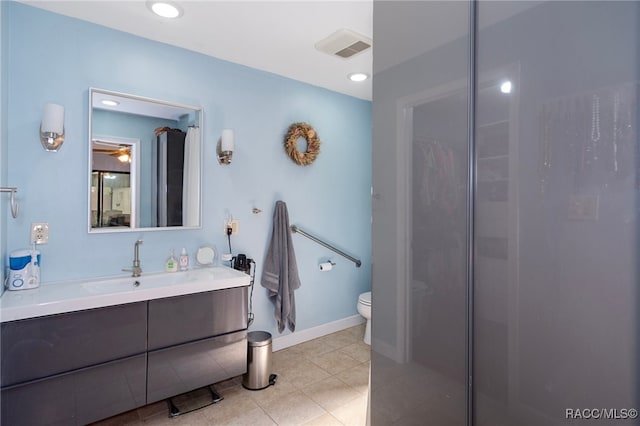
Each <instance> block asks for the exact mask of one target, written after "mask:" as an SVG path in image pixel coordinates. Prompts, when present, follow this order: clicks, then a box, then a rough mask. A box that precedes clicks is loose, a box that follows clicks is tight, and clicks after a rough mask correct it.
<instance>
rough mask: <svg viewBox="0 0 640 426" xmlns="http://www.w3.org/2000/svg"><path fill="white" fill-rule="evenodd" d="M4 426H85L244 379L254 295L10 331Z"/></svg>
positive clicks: (216, 295)
mask: <svg viewBox="0 0 640 426" xmlns="http://www.w3.org/2000/svg"><path fill="white" fill-rule="evenodd" d="M0 338H1V339H2V346H1V348H0V354H1V356H2V358H1V369H0V370H1V382H0V385H1V388H2V395H1V398H0V400H1V402H0V403H1V420H0V423H1V424H3V425H20V426H22V425H38V426H41V425H84V424H87V423H91V422H94V421H97V420H101V419H104V418H107V417H110V416H113V415H115V414H119V413H122V412H125V411H128V410H132V409H134V408H137V407H141V406H143V405H145V404H149V403H152V402H155V401H159V400H161V399H165V398H168V397H171V396H174V395H177V394H180V393H184V392H188V391H191V390H193V389H197V388H199V387H202V386H206V385H209V384H212V383H216V382H219V381H222V380H226V379H229V378H232V377H235V376H238V375H240V374H243V373H245V372H246V364H247V362H246V357H247V287H235V288H227V289H222V290H213V291H208V292H202V293H195V294H190V295H186V296H175V297H169V298H163V299H154V300H149V301H141V302H136V303H129V304H125V305H117V306H109V307H103V308H96V309H90V310H86V311H76V312H70V313H64V314H57V315H50V316H44V317H38V318H31V319H24V320H17V321H11V322H5V323H2V325H1V328H0Z"/></svg>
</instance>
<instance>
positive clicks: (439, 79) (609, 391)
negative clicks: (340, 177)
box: [370, 0, 640, 426]
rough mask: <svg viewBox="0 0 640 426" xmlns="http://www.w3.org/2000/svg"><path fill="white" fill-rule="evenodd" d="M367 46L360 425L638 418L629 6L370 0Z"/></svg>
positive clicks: (639, 17) (638, 82) (635, 20)
mask: <svg viewBox="0 0 640 426" xmlns="http://www.w3.org/2000/svg"><path fill="white" fill-rule="evenodd" d="M470 10H471V11H475V14H473V15H474V16H473V17H472V16H470V15H472V14H471V13H470ZM470 18H472V19H470ZM374 40H375V44H376V53H375V55H374V79H373V93H374V101H373V123H374V132H373V135H374V137H373V191H372V196H373V203H372V207H373V226H372V239H373V258H372V260H373V268H372V272H373V273H372V275H373V281H372V291H373V295H372V302H373V303H372V348H371V349H372V352H371V361H372V362H371V384H372V386H371V406H370V408H371V420H372V424H373V425H374V426H378V425H390V424H398V425H427V426H429V425H434V426H447V425H459V426H462V425H475V426H494V425H504V426H520V425H522V426H546V425H553V426H556V425H576V424H585V425H586V424H593V425H606V426H610V425H624V426H628V425H640V420H639V419H638V417H637V416H638V411H637V410H639V409H640V369H639V367H638V366H639V364H640V344H639V342H640V309H639V307H640V290H639V286H640V283H639V277H638V271H639V270H640V268H639V267H638V266H637V265H638V264H639V259H640V256H639V255H640V253H639V250H638V248H639V246H640V244H639V243H640V233H639V229H638V226H637V224H638V212H639V207H640V203H639V197H638V194H639V191H640V176H638V171H639V167H638V166H639V165H640V151H639V150H638V142H639V141H638V125H639V124H640V113H639V110H638V99H639V98H640V49H639V48H638V44H639V40H640V2H639V1H620V2H618V1H584V2H581V1H531V2H526V1H484V0H477V1H474V2H464V1H443V2H438V1H407V2H404V1H378V0H375V1H374ZM470 46H473V48H472V49H470ZM470 130H471V131H470ZM469 156H471V158H469ZM468 160H470V161H468ZM467 373H468V374H467Z"/></svg>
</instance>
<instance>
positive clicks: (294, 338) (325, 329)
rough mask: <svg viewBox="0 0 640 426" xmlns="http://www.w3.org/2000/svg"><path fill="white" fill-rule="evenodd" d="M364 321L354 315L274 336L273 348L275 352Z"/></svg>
mask: <svg viewBox="0 0 640 426" xmlns="http://www.w3.org/2000/svg"><path fill="white" fill-rule="evenodd" d="M364 321H365V319H364V318H363V317H361V316H360V315H353V316H350V317H347V318H343V319H339V320H337V321H333V322H328V323H326V324H322V325H319V326H317V327H312V328H307V329H304V330H301V331H296V332H294V333H291V334H287V335H284V336H280V337H274V338H273V340H272V343H271V344H272V350H273V351H274V352H275V351H279V350H281V349H286V348H288V347H289V346H293V345H298V344H300V343H304V342H307V341H309V340H313V339H317V338H318V337H322V336H326V335H327V334H331V333H335V332H336V331H341V330H345V329H347V328H351V327H355V326H356V325H359V324H362V323H363V322H364Z"/></svg>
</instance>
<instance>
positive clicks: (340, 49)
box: [316, 29, 373, 59]
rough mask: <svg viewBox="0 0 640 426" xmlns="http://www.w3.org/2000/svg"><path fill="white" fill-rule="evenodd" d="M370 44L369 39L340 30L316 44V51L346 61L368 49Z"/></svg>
mask: <svg viewBox="0 0 640 426" xmlns="http://www.w3.org/2000/svg"><path fill="white" fill-rule="evenodd" d="M372 43H373V42H372V41H371V39H370V38H369V37H366V36H363V35H362V34H358V33H356V32H354V31H351V30H347V29H341V30H338V31H336V32H335V33H333V34H331V35H330V36H329V37H327V38H325V39H324V40H320V41H319V42H317V43H316V49H318V50H319V51H321V52H324V53H328V54H329V55H332V56H338V57H340V58H343V59H347V58H350V57H352V56H354V55H357V54H358V53H361V52H364V51H365V50H367V49H369V48H370V47H371V44H372Z"/></svg>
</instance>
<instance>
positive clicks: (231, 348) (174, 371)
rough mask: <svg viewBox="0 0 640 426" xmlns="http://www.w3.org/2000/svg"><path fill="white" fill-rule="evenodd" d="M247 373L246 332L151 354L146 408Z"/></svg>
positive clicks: (149, 357)
mask: <svg viewBox="0 0 640 426" xmlns="http://www.w3.org/2000/svg"><path fill="white" fill-rule="evenodd" d="M246 371H247V331H246V330H243V331H239V332H236V333H232V334H226V335H224V336H218V337H213V338H210V339H205V340H200V341H198V342H193V343H186V344H184V345H180V346H175V347H173V348H167V349H161V350H158V351H153V352H149V356H148V379H147V404H150V403H152V402H156V401H159V400H161V399H164V398H169V397H171V396H174V395H178V394H181V393H184V392H188V391H191V390H194V389H198V388H201V387H203V386H206V385H210V384H213V383H216V382H220V381H222V380H226V379H229V378H231V377H235V376H238V375H240V374H244V373H245V372H246Z"/></svg>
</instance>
